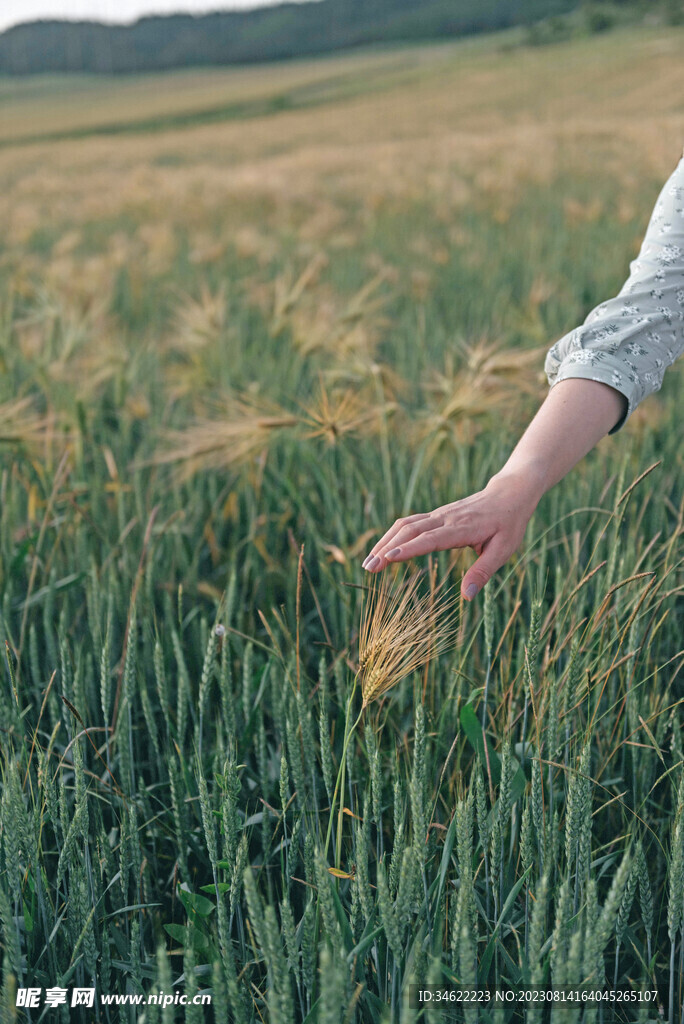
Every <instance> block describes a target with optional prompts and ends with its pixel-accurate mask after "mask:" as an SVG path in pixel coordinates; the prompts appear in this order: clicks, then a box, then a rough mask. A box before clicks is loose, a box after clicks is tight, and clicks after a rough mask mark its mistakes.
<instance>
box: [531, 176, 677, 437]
mask: <svg viewBox="0 0 684 1024" xmlns="http://www.w3.org/2000/svg"><path fill="white" fill-rule="evenodd" d="M630 271H631V272H630V275H629V278H628V279H627V281H626V282H625V283H624V285H623V286H622V288H621V289H620V292H619V293H618V295H617V296H616V297H615V298H614V299H609V300H608V301H607V302H603V303H602V304H601V305H600V306H597V307H596V309H593V310H592V311H591V313H590V314H589V316H588V317H587V319H586V320H585V321H584V324H583V325H582V326H581V327H576V328H575V330H573V331H570V333H569V334H566V335H564V337H562V338H561V339H560V341H557V342H556V344H555V345H554V346H553V347H552V348H551V349H550V351H549V353H548V355H547V357H546V365H545V370H546V375H547V377H548V380H549V384H550V385H551V386H553V385H554V384H557V383H558V382H559V381H561V380H567V378H568V377H583V378H585V379H588V380H596V381H600V382H602V383H604V384H609V385H610V386H611V387H613V388H615V389H616V390H617V391H620V392H621V393H622V394H623V395H624V396H625V397H626V399H627V413H626V415H625V417H624V418H623V419H622V420H621V421H620V422H619V423H618V424H617V425H616V426H615V427H614V428H613V430H612V431H611V433H615V431H616V430H619V429H620V427H622V426H623V425H624V423H625V422H626V421H627V419H628V418H629V417H630V416H631V414H632V413H633V412H634V410H635V409H636V407H637V405H638V404H639V402H641V401H642V399H644V398H645V397H646V396H647V395H650V394H651V393H652V392H653V391H657V390H658V389H659V388H660V386H661V384H662V382H663V375H664V373H665V370H666V369H667V367H668V366H670V365H671V364H672V363H673V362H674V361H675V359H676V358H677V357H678V356H679V355H681V354H682V352H683V351H684V158H682V160H680V162H679V165H678V167H677V169H676V170H675V172H674V173H673V174H672V176H671V177H670V178H669V180H668V181H667V182H666V184H665V186H664V187H663V190H662V192H661V193H660V196H659V198H658V202H657V203H656V206H655V209H654V210H653V213H652V215H651V220H650V222H649V225H648V229H647V231H646V236H645V238H644V241H643V243H642V246H641V251H640V253H639V255H638V256H637V258H636V259H635V260H634V261H633V262H632V263H631V264H630Z"/></svg>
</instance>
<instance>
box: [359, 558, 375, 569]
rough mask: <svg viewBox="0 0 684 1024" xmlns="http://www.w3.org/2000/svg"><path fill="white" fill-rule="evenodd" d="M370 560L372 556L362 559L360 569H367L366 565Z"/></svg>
mask: <svg viewBox="0 0 684 1024" xmlns="http://www.w3.org/2000/svg"><path fill="white" fill-rule="evenodd" d="M372 558H373V555H366V557H365V558H364V560H363V562H362V563H361V568H362V569H366V568H368V563H369V562H370V560H371V559H372Z"/></svg>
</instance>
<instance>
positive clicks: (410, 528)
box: [362, 512, 435, 572]
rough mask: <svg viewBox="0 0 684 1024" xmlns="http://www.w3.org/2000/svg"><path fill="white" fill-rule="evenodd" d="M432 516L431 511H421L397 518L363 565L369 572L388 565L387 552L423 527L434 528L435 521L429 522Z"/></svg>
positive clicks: (413, 535)
mask: <svg viewBox="0 0 684 1024" xmlns="http://www.w3.org/2000/svg"><path fill="white" fill-rule="evenodd" d="M431 518H432V513H430V512H419V513H417V514H416V515H413V516H405V517H403V518H402V519H397V520H396V522H395V523H393V525H392V526H390V528H389V530H388V531H387V533H386V534H384V536H382V537H381V538H380V540H379V541H378V542H377V543H376V544H375V545H374V546H373V547H372V548H371V552H370V554H369V555H368V556H367V557H366V558H365V559H364V561H363V563H362V565H363V568H364V569H367V570H368V571H369V572H377V571H378V570H380V569H382V568H384V567H385V565H387V560H386V558H385V554H386V552H388V551H391V550H392V549H393V548H395V547H397V545H398V544H400V543H401V542H402V541H403V540H408V539H409V538H411V537H415V536H416V534H417V533H419V532H420V531H421V530H423V529H427V530H430V529H434V526H435V523H434V521H431V522H428V521H429V520H431Z"/></svg>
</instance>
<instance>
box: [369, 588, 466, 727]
mask: <svg viewBox="0 0 684 1024" xmlns="http://www.w3.org/2000/svg"><path fill="white" fill-rule="evenodd" d="M423 576H424V574H423V573H416V572H413V573H409V572H408V571H404V572H403V573H402V575H401V576H400V577H399V578H396V577H394V576H392V575H390V574H387V573H386V574H383V576H382V577H381V578H380V580H379V581H378V578H377V577H375V578H374V579H373V583H372V584H371V587H370V589H369V591H368V598H367V601H366V604H365V607H364V610H363V617H362V620H361V634H360V638H359V675H360V680H361V693H362V696H363V707H364V708H366V707H367V706H368V705H369V704H371V703H372V702H373V701H374V700H377V699H378V698H379V697H381V696H383V695H384V694H385V693H387V692H388V690H390V689H391V688H392V687H393V686H395V685H396V683H398V682H400V681H401V680H402V679H403V678H404V677H405V676H407V675H409V674H410V673H411V672H416V671H418V670H419V669H420V668H422V667H423V666H424V665H426V664H427V663H428V662H429V661H431V660H432V659H433V658H435V657H437V656H438V655H439V654H443V653H444V652H445V651H447V650H449V648H451V647H453V646H454V645H455V643H456V639H457V621H458V612H459V609H460V599H459V596H458V594H457V593H456V592H455V591H454V589H453V588H451V587H449V586H448V585H447V583H446V580H443V581H442V583H440V584H437V583H436V581H435V578H434V575H432V574H431V575H430V577H429V588H428V589H427V591H424V592H421V588H422V585H423Z"/></svg>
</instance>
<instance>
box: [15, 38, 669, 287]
mask: <svg viewBox="0 0 684 1024" xmlns="http://www.w3.org/2000/svg"><path fill="white" fill-rule="evenodd" d="M683 38H684V33H683V32H682V30H681V29H669V30H668V31H664V30H649V31H646V30H643V31H642V32H641V33H639V34H637V33H634V32H615V33H612V34H609V35H607V36H605V37H599V38H592V39H588V40H586V41H583V42H581V43H573V44H572V45H569V46H568V47H567V49H566V48H565V47H564V46H562V45H561V46H558V47H556V48H555V50H554V59H553V60H550V59H549V54H548V52H547V51H546V50H544V49H543V48H539V49H529V48H524V47H523V48H518V49H512V50H510V51H507V52H502V51H500V50H497V48H496V44H495V43H493V42H491V41H489V42H487V43H486V44H485V43H480V44H479V45H474V44H470V45H468V44H467V43H453V44H449V45H448V46H444V47H442V48H440V49H439V59H433V60H432V62H429V61H428V60H427V59H426V58H425V57H424V56H423V57H422V58H421V60H420V61H418V58H417V57H416V56H415V54H416V53H419V54H421V53H422V54H424V53H426V52H430V51H421V50H417V51H413V50H407V51H406V52H405V54H403V55H402V54H396V53H395V54H393V55H391V57H390V56H389V55H387V54H378V55H375V56H373V55H366V56H363V57H360V56H354V55H352V56H345V57H336V58H330V59H327V60H322V61H318V62H315V61H313V62H308V63H307V64H306V65H305V66H302V67H300V68H298V67H293V66H290V65H282V66H273V67H269V68H252V69H248V70H244V69H234V70H226V71H221V72H212V73H199V72H198V73H193V74H192V75H187V76H184V75H179V76H175V77H174V76H170V77H168V79H165V80H164V81H163V82H162V80H161V79H159V80H156V79H154V80H146V81H145V82H139V83H136V82H134V81H130V80H125V79H124V80H117V81H116V82H115V83H107V89H106V90H105V89H104V87H103V84H102V83H98V81H95V82H90V81H87V82H85V83H83V84H81V85H80V86H79V87H77V86H76V85H75V86H74V87H73V89H72V91H71V92H67V93H66V94H64V95H63V96H60V97H59V105H60V109H61V110H62V111H63V112H64V113H63V117H64V118H65V119H66V120H65V124H69V123H72V124H73V125H76V124H80V123H81V122H80V121H79V120H78V118H79V116H80V114H78V111H79V110H87V111H88V112H89V116H92V117H98V118H100V119H105V120H106V117H108V116H120V115H121V113H122V112H125V111H126V109H127V107H128V106H130V101H131V97H132V96H134V95H137V94H138V93H137V92H136V90H138V91H139V93H140V96H141V101H140V102H141V107H140V109H141V112H143V113H146V115H147V114H149V113H150V112H154V111H157V112H159V111H162V112H163V111H168V110H174V111H178V110H181V109H186V108H187V107H188V105H190V106H192V104H193V103H194V104H195V105H196V106H197V107H198V108H199V107H200V106H204V105H206V104H207V103H209V102H216V103H217V104H218V103H220V102H223V100H224V99H225V97H226V96H241V97H242V98H244V99H249V98H250V97H256V96H260V95H262V94H264V93H268V92H269V90H270V93H271V94H273V95H276V94H278V93H279V92H281V91H282V90H283V89H284V88H286V87H287V88H289V87H290V86H291V85H292V84H293V83H295V82H300V83H303V82H305V81H310V80H313V79H315V78H316V77H317V76H318V78H322V77H329V76H332V75H334V74H336V73H337V72H338V71H339V72H340V73H343V74H346V75H348V76H349V77H350V78H351V77H353V75H355V74H358V75H364V74H367V75H370V74H371V73H379V72H382V71H383V69H384V70H385V71H386V70H387V69H388V67H389V66H391V67H392V68H393V69H394V70H396V68H397V67H399V66H400V65H401V62H402V61H404V62H405V63H406V66H407V67H408V68H409V69H411V67H413V71H412V73H411V74H410V75H409V77H408V79H407V80H405V81H404V80H402V78H401V76H399V78H398V80H397V82H396V84H394V85H391V86H387V87H386V88H384V89H382V90H380V91H377V92H373V91H370V92H368V93H367V94H364V95H358V96H352V97H350V98H348V99H344V98H340V99H338V100H337V101H336V102H334V103H329V104H322V105H319V106H314V107H311V108H303V109H301V110H293V111H284V112H281V113H279V114H277V115H271V116H267V117H254V118H251V119H245V120H233V121H230V120H227V121H225V122H219V123H215V124H211V125H198V126H194V127H193V126H192V125H190V126H187V127H184V128H176V129H169V130H164V131H159V132H154V133H150V134H131V135H125V134H124V135H120V136H116V137H106V136H92V137H85V138H83V139H78V140H65V141H61V142H59V141H58V142H52V143H48V142H45V143H36V144H33V145H14V146H13V145H6V146H5V147H4V148H3V149H2V150H0V186H1V187H0V218H1V219H2V222H3V225H5V228H4V238H3V241H4V245H5V253H4V257H3V260H4V262H5V264H9V265H10V266H11V267H12V268H13V269H14V271H15V272H20V270H22V269H23V270H24V271H29V272H30V271H31V269H35V268H36V266H41V267H42V265H43V263H44V256H43V255H42V254H41V255H38V256H32V255H28V254H27V253H26V242H27V241H28V240H30V239H31V238H32V237H33V236H34V235H35V233H36V232H38V231H41V230H44V229H46V228H48V229H49V230H50V231H51V232H54V233H56V235H57V237H56V239H55V242H54V248H53V250H52V252H51V254H50V261H51V262H52V261H53V260H58V261H59V260H66V261H67V264H68V266H67V267H66V268H65V272H64V274H63V277H69V278H70V279H71V280H72V281H73V280H74V278H77V277H78V274H79V272H82V271H83V270H84V267H85V268H86V269H87V273H88V276H89V277H90V278H91V281H90V284H89V287H92V288H93V289H97V288H98V287H101V285H102V283H103V277H104V276H105V271H104V269H103V268H98V267H92V266H91V267H89V268H87V267H86V265H87V262H88V260H90V259H92V257H93V254H92V253H88V254H85V253H82V254H79V252H78V245H77V244H75V243H76V242H77V240H78V234H74V232H76V233H78V232H80V231H81V230H82V229H83V228H84V227H85V226H87V225H88V224H91V223H94V222H98V221H102V220H109V219H116V218H121V217H132V218H134V219H135V220H136V221H137V223H138V224H139V225H140V228H139V231H138V237H137V238H136V239H130V238H124V239H123V241H122V239H119V241H118V242H116V241H115V239H114V238H110V239H109V242H108V243H107V248H106V249H105V250H103V255H106V261H105V262H106V263H107V264H109V265H111V264H113V263H115V262H118V263H119V264H121V262H122V261H125V262H126V264H127V265H129V266H130V267H131V269H132V271H133V272H135V273H139V274H143V275H147V276H149V275H153V274H154V273H156V272H158V268H159V266H163V265H164V262H165V261H166V260H168V259H169V258H170V254H171V252H172V249H173V244H174V243H173V236H174V229H175V228H182V229H183V230H186V231H187V232H188V234H189V239H190V242H191V245H192V247H193V250H194V251H195V253H196V255H197V257H198V258H201V257H202V253H203V252H207V251H210V250H211V246H212V244H220V243H221V241H222V240H223V241H224V243H225V232H228V233H229V235H230V237H231V238H234V239H235V242H236V244H239V243H240V239H241V238H242V239H243V240H244V238H245V237H246V236H245V232H250V231H254V229H255V224H258V225H259V228H258V230H259V233H260V235H261V236H262V238H263V239H264V240H265V243H266V244H267V245H268V238H269V235H271V232H272V231H278V230H280V228H282V227H285V226H286V225H287V223H288V221H289V218H290V216H291V213H292V208H293V204H299V206H300V210H299V214H298V216H299V217H300V218H302V220H301V227H302V230H303V232H304V234H303V237H302V244H305V243H307V242H309V241H311V239H314V240H321V239H322V240H324V241H325V244H326V246H327V245H329V246H330V247H332V248H334V246H335V245H336V244H342V245H344V244H345V239H346V238H347V237H348V235H349V231H350V228H351V230H352V232H353V231H354V227H353V225H351V224H350V223H349V218H348V216H346V215H345V213H344V210H343V207H342V206H341V205H340V202H344V201H346V200H348V199H349V198H352V199H354V200H355V201H358V200H359V198H362V202H363V204H364V205H365V207H366V209H367V210H369V211H371V212H372V210H373V209H374V207H376V206H377V204H379V203H383V202H385V201H387V200H391V199H420V200H422V199H427V198H430V199H431V200H432V201H435V202H437V203H438V204H439V206H440V207H441V208H442V209H443V211H444V214H445V216H448V215H449V211H454V210H455V209H458V208H459V207H460V206H462V204H463V203H466V202H468V201H469V200H471V199H472V198H473V196H474V195H476V196H477V197H478V201H482V200H483V199H487V197H488V201H490V202H491V203H492V204H497V203H498V204H499V205H500V207H501V210H502V211H503V212H504V214H505V210H506V207H507V204H510V202H511V201H512V200H513V198H514V197H515V194H516V191H517V189H518V188H519V187H520V185H521V184H522V183H528V182H535V181H539V182H548V181H551V180H553V178H554V176H555V175H557V174H558V173H560V172H569V173H572V172H573V171H575V170H580V171H581V172H582V173H583V174H586V173H590V172H591V167H592V165H595V166H597V167H600V169H601V171H602V173H605V172H606V171H608V172H613V171H614V172H615V174H616V176H617V182H616V188H620V189H622V190H623V191H624V194H625V201H628V199H629V193H630V191H632V190H633V188H634V185H635V183H636V182H638V180H639V179H640V178H642V179H643V177H644V176H650V177H653V178H655V179H662V178H663V177H664V176H665V175H666V173H667V171H668V170H669V169H670V168H671V167H672V165H673V162H674V160H675V159H676V158H677V157H678V155H679V154H680V152H681V147H682V140H683V139H684V112H682V110H681V105H680V104H679V97H680V96H681V95H682V93H683V91H684V65H683V64H682V61H681V59H680V53H681V43H682V39H683ZM435 52H436V51H435ZM417 61H418V64H417V65H416V62H417ZM415 66H417V67H418V71H416V70H415ZM393 73H394V71H393ZM160 84H164V88H163V89H162V88H159V85H160ZM79 90H80V91H79ZM212 97H213V99H212ZM200 101H201V102H200ZM31 102H33V103H34V106H35V111H34V109H33V107H31V104H30V102H29V101H28V100H24V101H21V102H20V100H18V99H17V100H15V101H14V103H13V101H12V99H11V94H10V96H9V97H8V98H7V99H6V101H5V103H4V105H3V113H2V118H3V122H2V123H3V126H4V127H3V129H2V131H4V138H5V141H6V142H7V141H9V140H10V139H13V138H16V137H17V136H18V134H19V128H18V125H19V124H20V123H23V124H26V123H29V122H31V127H32V130H34V131H35V130H38V129H39V128H40V123H39V122H38V121H32V119H33V118H34V117H35V116H37V114H36V111H37V110H38V109H43V107H44V106H45V98H44V96H42V97H41V98H40V101H38V99H36V100H34V101H31ZM54 102H55V104H56V103H57V100H55V101H54ZM27 104H28V105H27ZM51 116H52V115H50V111H49V110H48V111H47V113H46V117H48V120H50V123H52V121H51ZM70 118H71V119H72V120H71V121H69V119H70ZM473 184H475V191H474V190H473ZM255 204H256V206H258V208H259V211H258V216H257V217H255V216H254V213H255ZM264 204H267V205H266V206H264ZM217 228H220V231H217V230H216V229H217ZM221 232H224V234H223V238H222V237H221ZM67 236H68V240H69V245H70V246H71V248H70V250H69V251H67V252H64V250H62V251H61V252H60V250H59V246H60V244H61V245H62V246H64V244H65V237H67ZM162 236H163V237H162ZM117 247H118V255H117V252H116V250H117ZM67 248H69V246H67ZM122 249H123V251H122Z"/></svg>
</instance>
